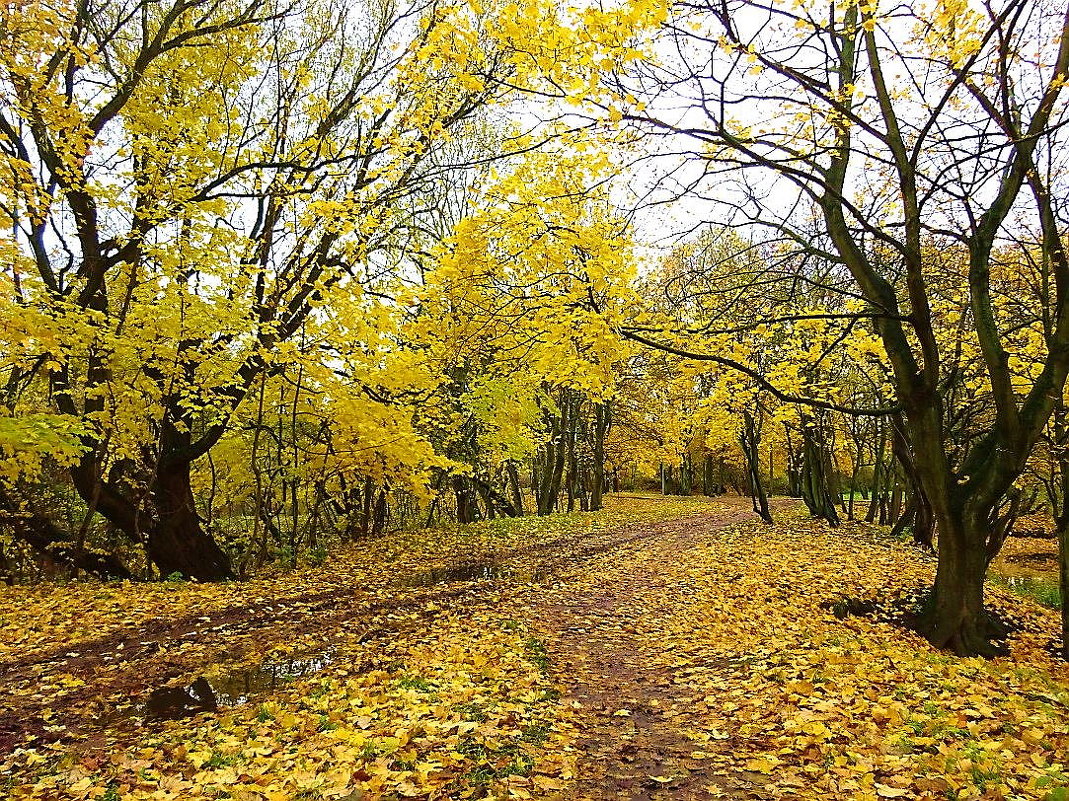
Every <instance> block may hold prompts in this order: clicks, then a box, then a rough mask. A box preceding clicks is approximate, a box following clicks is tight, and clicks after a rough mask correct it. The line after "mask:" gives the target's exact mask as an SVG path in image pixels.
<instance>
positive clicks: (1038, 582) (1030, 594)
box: [991, 573, 1062, 609]
mask: <svg viewBox="0 0 1069 801" xmlns="http://www.w3.org/2000/svg"><path fill="white" fill-rule="evenodd" d="M991 578H992V580H993V581H994V582H995V583H996V584H998V585H1000V586H1002V587H1006V588H1007V589H1009V590H1010V591H1011V592H1014V593H1016V594H1017V595H1020V596H1022V597H1024V598H1031V599H1032V600H1033V601H1038V602H1039V603H1041V604H1043V606H1049V607H1050V608H1051V609H1061V608H1062V593H1061V588H1060V587H1059V586H1058V579H1057V578H1056V577H1053V578H1049V579H1048V578H1045V577H1041V576H1002V575H999V574H997V573H996V574H993V575H992V576H991Z"/></svg>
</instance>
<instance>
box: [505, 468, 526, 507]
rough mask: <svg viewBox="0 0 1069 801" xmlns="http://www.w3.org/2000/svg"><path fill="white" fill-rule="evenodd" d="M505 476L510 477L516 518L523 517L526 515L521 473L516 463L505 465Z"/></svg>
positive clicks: (510, 489)
mask: <svg viewBox="0 0 1069 801" xmlns="http://www.w3.org/2000/svg"><path fill="white" fill-rule="evenodd" d="M505 474H506V475H507V476H508V480H509V491H510V492H511V493H512V504H513V506H514V507H515V509H516V516H517V517H522V516H523V514H524V512H523V492H522V491H521V490H520V471H519V469H517V467H516V463H515V462H509V463H508V464H507V465H505Z"/></svg>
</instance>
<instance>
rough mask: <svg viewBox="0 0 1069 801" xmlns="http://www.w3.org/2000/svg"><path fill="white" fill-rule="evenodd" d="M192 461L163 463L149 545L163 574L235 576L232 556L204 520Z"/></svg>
mask: <svg viewBox="0 0 1069 801" xmlns="http://www.w3.org/2000/svg"><path fill="white" fill-rule="evenodd" d="M190 467H191V465H190V463H189V462H188V461H185V460H176V461H173V462H168V463H163V464H161V465H160V468H159V469H158V470H157V473H156V482H155V486H154V487H153V493H152V497H153V501H154V502H155V507H156V515H157V520H156V523H155V525H153V526H152V527H151V528H149V529H148V532H147V543H146V548H147V551H148V555H149V558H150V559H151V560H152V561H153V563H154V564H155V565H156V567H158V568H159V571H160V575H161V576H169V575H171V574H172V573H181V574H182V575H183V576H185V577H186V578H193V579H197V580H198V581H220V580H222V579H228V578H233V576H234V571H233V568H232V567H231V565H230V558H229V557H228V556H227V555H226V553H224V552H223V550H222V548H220V547H219V545H218V544H217V543H216V542H215V540H214V539H212V537H211V535H209V534H208V533H207V532H206V531H204V529H203V528H202V527H201V524H200V516H199V515H198V514H197V508H196V504H195V503H194V500H193V489H192V483H191V481H190Z"/></svg>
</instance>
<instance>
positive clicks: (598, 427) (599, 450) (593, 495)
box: [590, 403, 609, 512]
mask: <svg viewBox="0 0 1069 801" xmlns="http://www.w3.org/2000/svg"><path fill="white" fill-rule="evenodd" d="M608 430H609V404H607V403H598V404H595V405H594V479H593V483H592V484H591V488H590V511H592V512H596V511H598V510H599V509H601V507H602V506H603V502H602V496H603V495H604V493H605V434H606V432H607V431H608Z"/></svg>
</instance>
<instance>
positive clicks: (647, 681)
mask: <svg viewBox="0 0 1069 801" xmlns="http://www.w3.org/2000/svg"><path fill="white" fill-rule="evenodd" d="M749 505H750V500H749V499H748V498H737V497H734V498H725V499H720V500H718V502H717V503H716V505H715V506H714V507H713V508H712V510H711V511H710V512H709V513H708V514H705V515H703V516H701V517H697V518H694V517H691V518H684V519H681V520H674V521H667V522H663V523H654V524H649V525H648V526H647V528H648V532H647V533H648V534H650V535H652V536H646V537H643V538H642V539H641V540H640V541H637V542H634V541H632V542H627V541H624V542H622V543H621V544H620V545H619V546H618V547H613V548H609V549H606V550H604V551H603V552H601V553H599V554H597V555H596V556H593V557H591V558H590V560H589V561H587V562H585V563H584V564H582V565H576V570H575V571H574V572H573V573H572V574H570V575H568V576H567V578H566V579H565V580H564V581H562V582H561V583H560V584H558V585H557V586H556V587H554V588H553V591H552V592H550V593H548V594H547V595H546V597H545V598H544V599H543V600H542V602H540V603H537V604H535V605H534V606H533V607H532V610H531V612H532V614H531V616H532V618H536V619H537V620H536V622H535V623H534V625H535V626H536V628H538V629H540V631H541V634H542V636H543V638H544V640H545V642H546V644H547V650H548V654H549V656H550V664H551V665H552V668H551V669H552V670H553V672H554V674H555V677H556V678H557V680H558V681H559V682H560V683H561V684H562V685H563V686H564V687H566V688H567V695H566V701H569V702H571V703H572V704H573V706H575V707H576V709H577V711H578V721H577V727H578V729H579V732H580V738H581V739H580V748H581V753H580V758H579V762H578V770H577V781H576V785H575V787H573V788H570V790H569V793H568V795H567V796H566V797H567V798H571V799H577V801H578V800H579V799H582V801H586V800H587V799H590V800H591V801H593V800H594V799H635V801H646V800H648V801H655V799H669V798H671V799H707V798H731V799H744V798H764V797H765V794H763V793H761V787H762V786H763V785H764V784H765V783H766V782H767V779H768V777H767V776H765V775H762V774H760V773H753V772H749V771H744V770H740V769H739V768H738V767H737V766H734V765H733V764H732V762H733V761H734V755H733V754H732V739H733V734H732V730H733V725H732V721H731V720H730V717H729V716H726V715H723V714H720V713H719V709H718V707H719V704H718V703H717V704H714V703H712V701H713V699H710V703H707V702H706V700H705V699H706V697H707V694H708V689H707V688H705V687H703V686H701V685H700V684H699V683H698V682H695V681H692V680H691V674H692V673H694V672H698V671H694V670H693V668H694V665H693V662H692V661H691V660H687V659H677V658H676V657H680V656H686V655H681V654H674V653H673V649H672V647H671V645H669V644H667V643H666V640H665V639H664V638H663V637H661V636H659V633H660V632H662V631H663V627H664V626H666V625H676V626H678V622H676V623H672V622H671V621H678V619H679V611H680V606H681V605H682V604H685V603H686V594H687V590H688V586H689V584H690V581H689V579H691V578H693V576H691V575H690V571H697V570H700V563H699V562H698V561H696V560H694V559H692V558H690V557H691V556H692V553H691V552H692V550H693V548H694V546H695V545H696V544H698V543H700V542H701V541H702V540H703V539H708V538H710V537H715V536H717V534H718V532H720V531H721V530H722V529H724V528H726V527H728V526H730V525H733V524H737V523H741V522H750V521H752V520H753V513H752V511H751V510H750V508H749ZM617 536H619V534H618V535H617ZM621 539H625V540H626V538H621ZM687 623H688V624H690V625H693V626H694V627H701V626H702V621H701V620H699V619H691V620H688V621H687ZM673 663H676V664H678V665H679V667H680V668H681V669H680V670H673V669H672V667H671V666H672V665H673ZM684 666H686V667H684ZM718 667H719V666H718V665H717V664H704V665H699V666H698V668H699V669H700V672H701V673H704V674H708V673H709V672H714V673H715V672H716V670H717V668H718ZM725 667H726V665H725ZM699 712H700V715H699V714H697V713H699ZM710 721H713V723H714V725H713V726H710Z"/></svg>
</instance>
